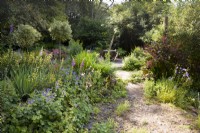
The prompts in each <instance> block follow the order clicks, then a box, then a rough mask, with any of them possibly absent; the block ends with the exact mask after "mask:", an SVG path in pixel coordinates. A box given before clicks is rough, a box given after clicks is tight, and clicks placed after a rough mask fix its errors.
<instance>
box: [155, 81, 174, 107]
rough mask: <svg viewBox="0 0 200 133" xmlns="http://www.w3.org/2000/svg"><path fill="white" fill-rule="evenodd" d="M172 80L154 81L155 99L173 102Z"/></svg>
mask: <svg viewBox="0 0 200 133" xmlns="http://www.w3.org/2000/svg"><path fill="white" fill-rule="evenodd" d="M175 87H176V86H175V84H174V82H173V81H169V80H161V81H159V82H157V83H156V88H158V89H157V92H156V93H157V94H156V95H157V99H158V100H159V101H161V102H164V103H175V100H176V88H175Z"/></svg>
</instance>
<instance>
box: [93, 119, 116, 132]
mask: <svg viewBox="0 0 200 133" xmlns="http://www.w3.org/2000/svg"><path fill="white" fill-rule="evenodd" d="M116 127H117V123H116V122H115V121H114V120H113V119H108V121H106V122H101V123H96V124H94V126H93V127H92V129H91V133H115V132H116V131H115V130H116V129H115V128H116Z"/></svg>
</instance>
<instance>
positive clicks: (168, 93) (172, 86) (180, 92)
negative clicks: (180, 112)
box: [144, 79, 188, 108]
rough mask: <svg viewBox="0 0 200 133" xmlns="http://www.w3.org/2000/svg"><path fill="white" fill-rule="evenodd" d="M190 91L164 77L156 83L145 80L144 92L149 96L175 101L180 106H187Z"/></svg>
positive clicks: (170, 101)
mask: <svg viewBox="0 0 200 133" xmlns="http://www.w3.org/2000/svg"><path fill="white" fill-rule="evenodd" d="M187 93H188V91H187V90H186V89H185V88H184V87H182V86H178V85H177V83H176V82H175V81H173V80H169V79H162V80H158V81H157V82H156V83H154V82H153V81H145V87H144V94H145V96H146V97H147V98H155V99H157V100H159V101H161V102H164V103H173V104H175V105H177V106H179V107H182V108H185V107H187V105H188V98H187Z"/></svg>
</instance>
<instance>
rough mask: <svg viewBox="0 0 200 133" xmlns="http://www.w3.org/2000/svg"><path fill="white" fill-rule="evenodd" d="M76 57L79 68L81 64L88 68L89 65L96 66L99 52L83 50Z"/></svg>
mask: <svg viewBox="0 0 200 133" xmlns="http://www.w3.org/2000/svg"><path fill="white" fill-rule="evenodd" d="M74 59H75V65H76V67H77V68H80V67H81V66H82V68H83V69H86V68H89V67H92V68H94V65H95V64H96V63H97V60H98V54H97V53H95V52H93V53H89V52H87V51H82V52H81V53H79V54H77V55H76V56H75V57H74ZM82 63H83V64H82ZM81 64H82V65H81Z"/></svg>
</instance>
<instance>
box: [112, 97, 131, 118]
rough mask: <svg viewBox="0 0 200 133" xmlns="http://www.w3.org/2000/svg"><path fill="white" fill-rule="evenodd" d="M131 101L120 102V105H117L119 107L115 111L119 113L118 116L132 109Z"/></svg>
mask: <svg viewBox="0 0 200 133" xmlns="http://www.w3.org/2000/svg"><path fill="white" fill-rule="evenodd" d="M130 107H131V105H130V102H129V101H127V100H126V101H124V102H123V103H120V104H119V105H118V106H117V109H116V110H115V113H116V114H117V115H118V116H121V115H123V114H124V113H125V112H127V111H128V110H130Z"/></svg>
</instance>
